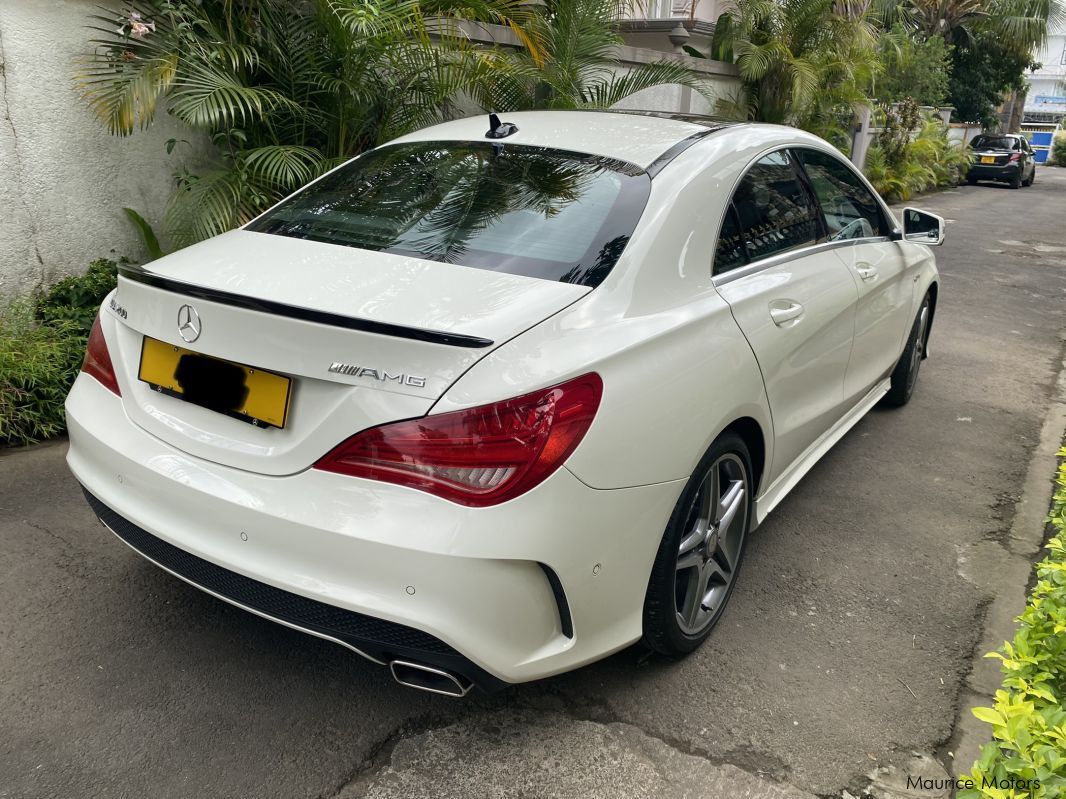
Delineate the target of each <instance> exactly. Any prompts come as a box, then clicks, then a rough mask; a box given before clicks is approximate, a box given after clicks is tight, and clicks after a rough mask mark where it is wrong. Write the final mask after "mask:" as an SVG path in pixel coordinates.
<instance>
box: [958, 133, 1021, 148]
mask: <svg viewBox="0 0 1066 799" xmlns="http://www.w3.org/2000/svg"><path fill="white" fill-rule="evenodd" d="M970 146H971V147H973V148H974V149H975V150H979V149H986V150H1017V149H1020V147H1021V145H1019V144H1018V140H1017V139H1016V138H1014V137H1013V136H975V137H974V139H973V141H972V142H970Z"/></svg>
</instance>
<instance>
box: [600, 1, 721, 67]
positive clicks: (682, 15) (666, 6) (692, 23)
mask: <svg viewBox="0 0 1066 799" xmlns="http://www.w3.org/2000/svg"><path fill="white" fill-rule="evenodd" d="M730 2H731V0H644V2H641V3H636V2H633V3H628V4H627V7H628V17H629V19H628V20H625V21H624V22H622V24H621V25H620V26H619V27H620V28H621V33H622V36H623V37H624V38H625V40H626V44H628V45H631V46H633V47H643V48H647V49H650V50H662V51H666V52H678V51H680V50H681V48H682V46H683V45H687V46H689V47H693V48H695V49H696V50H698V51H700V52H701V53H703V54H704V55H707V53H708V52H709V51H710V48H711V37H712V36H713V35H714V21H715V20H716V19H718V15H719V14H721V13H722V12H723V11H725V10H726V8H727V7H728V6H729V4H730ZM693 4H695V8H693Z"/></svg>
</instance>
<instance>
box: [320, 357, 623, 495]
mask: <svg viewBox="0 0 1066 799" xmlns="http://www.w3.org/2000/svg"><path fill="white" fill-rule="evenodd" d="M602 395H603V381H602V380H600V376H599V375H597V374H594V373H593V374H587V375H583V376H582V377H578V378H575V379H573V380H569V381H567V382H566V383H562V384H560V385H558V386H552V387H550V388H543V389H540V390H539V391H533V392H531V393H529V394H525V395H524V396H521V397H516V398H515V399H509V400H504V401H503V402H497V403H493V404H492V405H482V406H479V407H477V408H468V409H466V410H462V411H453V412H451V413H442V414H439V415H437V416H424V417H422V418H421V419H410V420H408V421H404V422H395V423H393V424H387V425H382V426H381V427H373V428H371V429H370V430H364V431H363V432H362V433H358V434H356V435H354V436H352V437H351V438H349V439H348V440H347V441H345V442H343V443H342V444H341V445H340V446H338V447H336V448H335V449H334V450H333V451H332V452H330V453H329V454H328V455H326V456H325V457H324V458H322V460H320V461H319V462H318V463H316V464H315V468H316V469H323V470H325V471H329V472H338V473H339V474H346V475H351V476H353V477H366V478H368V479H370V480H381V481H383V482H386V483H396V484H398V485H404V486H410V487H411V488H417V489H420V490H422V491H428V492H429V493H431V494H436V495H437V496H439V497H443V498H445V499H449V500H451V501H453V502H458V503H459V504H461V505H469V506H472V507H484V506H486V505H496V504H498V503H500V502H506V501H507V500H509V499H512V498H513V497H516V496H518V495H519V494H522V493H524V492H526V491H528V490H529V489H531V488H533V486H535V485H537V484H538V483H540V482H541V481H542V480H544V479H546V478H547V477H548V475H550V474H551V473H552V472H554V471H555V470H556V469H557V468H558V467H559V466H560V465H561V464H562V463H563V461H565V460H566V459H567V458H568V457H569V456H570V453H572V452H573V451H574V450H575V449H576V448H577V445H578V444H579V443H580V442H581V439H582V438H583V437H584V435H585V433H586V431H588V429H589V425H591V424H592V419H593V417H594V416H595V415H596V409H597V408H599V406H600V397H601V396H602Z"/></svg>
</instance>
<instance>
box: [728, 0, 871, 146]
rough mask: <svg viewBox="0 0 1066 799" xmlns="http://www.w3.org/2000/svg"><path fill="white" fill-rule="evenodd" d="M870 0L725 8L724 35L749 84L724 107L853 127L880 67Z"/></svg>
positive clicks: (818, 127) (769, 1)
mask: <svg viewBox="0 0 1066 799" xmlns="http://www.w3.org/2000/svg"><path fill="white" fill-rule="evenodd" d="M872 8H873V6H872V4H865V5H863V4H847V3H837V2H835V0H740V1H739V2H738V3H737V4H736V7H735V9H734V10H732V11H729V12H726V14H724V15H723V17H722V18H720V22H719V24H720V25H721V21H722V20H725V19H727V20H728V25H727V26H726V34H725V36H724V37H723V39H722V40H721V41H718V42H717V43H716V46H717V47H719V48H720V49H721V50H722V51H723V52H728V51H731V52H732V53H733V55H734V57H735V59H736V64H737V68H738V69H739V71H740V77H741V81H742V83H743V85H744V99H743V101H742V102H735V101H734V102H732V103H729V102H726V103H723V104H722V110H723V111H724V112H725V113H728V114H731V115H734V116H740V117H743V118H747V119H751V120H755V121H758V122H774V123H785V124H795V125H797V126H799V127H802V128H804V129H806V130H811V131H813V132H815V133H819V134H823V135H824V134H829V136H830V137H831V136H832V135H833V134H834V133H837V132H839V131H840V130H844V131H845V133H846V132H847V131H849V130H850V127H851V121H852V118H853V116H854V114H853V111H854V109H855V108H856V107H858V106H860V105H865V104H866V103H867V100H866V89H867V87H868V86H869V85H870V82H871V80H872V78H873V75H874V74H875V72H876V71H877V69H878V60H877V48H876V41H877V17H876V16H875V12H874V11H873V10H871V9H872Z"/></svg>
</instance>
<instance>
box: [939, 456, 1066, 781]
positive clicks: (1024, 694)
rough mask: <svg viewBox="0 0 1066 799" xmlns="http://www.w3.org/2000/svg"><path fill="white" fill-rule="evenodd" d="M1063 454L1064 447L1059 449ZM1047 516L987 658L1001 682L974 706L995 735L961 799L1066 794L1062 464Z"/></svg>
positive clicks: (1065, 481)
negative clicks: (1042, 538)
mask: <svg viewBox="0 0 1066 799" xmlns="http://www.w3.org/2000/svg"><path fill="white" fill-rule="evenodd" d="M1059 457H1060V458H1066V448H1064V449H1062V450H1060V451H1059ZM1057 485H1058V487H1057V490H1056V491H1055V498H1054V500H1053V504H1052V508H1051V516H1050V518H1049V521H1050V522H1051V523H1052V525H1053V526H1054V528H1055V530H1056V534H1055V536H1054V537H1053V538H1052V539H1051V540H1050V541H1049V542H1048V545H1047V549H1048V551H1049V552H1050V554H1049V555H1048V556H1047V557H1046V558H1045V559H1044V560H1043V561H1041V562H1040V563H1038V564H1037V566H1036V577H1037V583H1036V585H1035V586H1034V587H1033V590H1032V592H1031V593H1030V594H1029V601H1028V604H1027V605H1026V608H1025V610H1024V611H1023V613H1022V615H1021V616H1019V617H1018V631H1017V632H1016V633H1015V634H1014V640H1013V641H1012V642H1009V643H1004V645H1003V647H1002V649H1000V650H999V651H998V652H992V653H989V654H988V655H986V657H995V658H999V660H1000V661H1001V666H1002V669H1003V674H1004V675H1005V676H1004V679H1003V687H1002V688H1001V689H1000V690H998V691H996V696H995V702H994V704H993V706H992V707H978V708H974V711H973V713H974V715H975V716H977V718H979V719H980V720H981V721H985V722H987V723H988V724H989V725H991V732H992V737H993V740H992V742H991V743H988V744H986V745H985V747H984V748H983V749H982V750H981V757H980V759H979V760H978V761H977V762H976V763H975V764H974V766H973V769H972V771H971V773H970V775H969V779H970V781H972V782H973V787H969V786H967V788H966V789H964V790H962V791H960V792H959V794H958V796H959V799H979V798H980V799H1006V798H1007V797H1026V799H1052V797H1061V796H1064V795H1066V462H1063V463H1062V464H1061V465H1060V467H1059V474H1058V483H1057Z"/></svg>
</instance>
